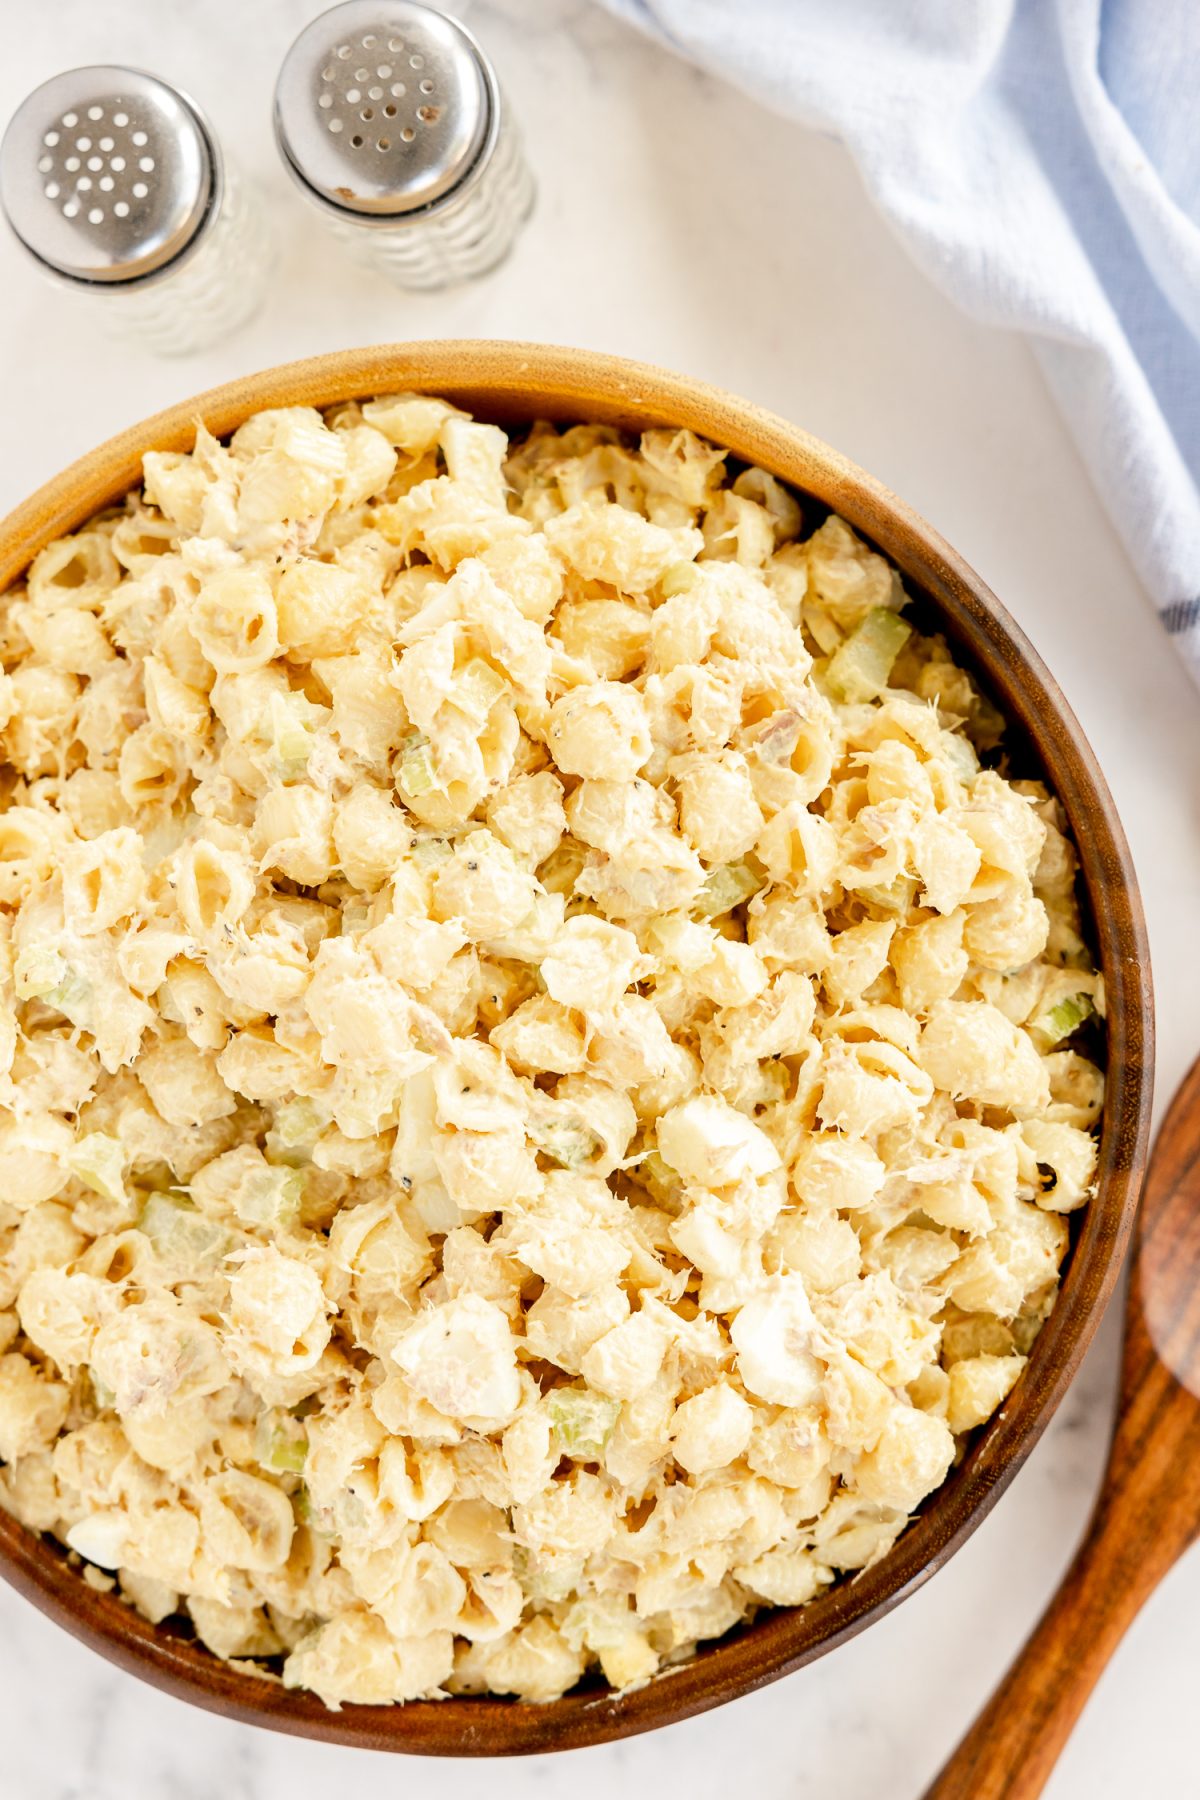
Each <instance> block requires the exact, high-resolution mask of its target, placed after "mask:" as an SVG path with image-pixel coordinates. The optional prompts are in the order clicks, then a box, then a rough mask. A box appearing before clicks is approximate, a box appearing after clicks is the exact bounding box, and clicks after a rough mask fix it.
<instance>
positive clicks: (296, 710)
mask: <svg viewBox="0 0 1200 1800" xmlns="http://www.w3.org/2000/svg"><path fill="white" fill-rule="evenodd" d="M321 716H322V709H321V708H320V707H319V706H314V705H313V703H312V701H311V700H309V699H307V698H306V697H305V695H303V694H278V693H275V694H272V695H271V749H272V753H273V756H274V759H275V764H276V767H277V768H278V770H279V773H280V775H281V776H282V777H283V779H284V781H298V780H299V779H300V777H301V776H302V775H303V774H304V772H305V770H306V769H307V768H308V759H309V757H310V755H311V754H312V749H313V744H314V742H315V726H316V722H317V720H318V719H319V718H320V717H321Z"/></svg>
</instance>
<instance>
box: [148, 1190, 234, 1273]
mask: <svg viewBox="0 0 1200 1800" xmlns="http://www.w3.org/2000/svg"><path fill="white" fill-rule="evenodd" d="M138 1230H139V1231H142V1232H144V1233H145V1235H146V1236H147V1237H148V1238H149V1239H150V1242H151V1243H152V1244H153V1245H154V1253H155V1255H156V1256H157V1257H158V1258H159V1259H160V1261H161V1262H163V1263H165V1264H166V1265H167V1266H168V1267H169V1268H170V1269H172V1270H173V1271H175V1272H176V1273H177V1274H178V1275H180V1276H182V1275H190V1274H192V1273H194V1272H195V1271H197V1270H207V1269H208V1268H209V1267H211V1265H212V1264H213V1263H214V1262H216V1261H217V1260H218V1259H219V1258H220V1257H222V1256H224V1254H225V1252H226V1250H227V1249H228V1247H229V1233H228V1232H227V1231H225V1230H224V1229H223V1228H222V1227H221V1226H220V1225H217V1224H216V1223H215V1222H214V1221H213V1220H212V1219H206V1218H205V1216H204V1214H203V1213H202V1212H199V1211H198V1210H197V1208H196V1207H195V1206H193V1205H192V1202H191V1201H190V1200H189V1199H187V1198H186V1196H185V1195H183V1194H182V1193H181V1192H180V1191H179V1190H178V1189H176V1190H175V1191H174V1192H172V1193H169V1194H149V1195H147V1197H146V1204H145V1205H144V1206H143V1208H142V1212H141V1217H140V1218H139V1219H138Z"/></svg>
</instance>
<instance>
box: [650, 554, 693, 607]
mask: <svg viewBox="0 0 1200 1800" xmlns="http://www.w3.org/2000/svg"><path fill="white" fill-rule="evenodd" d="M699 573H700V571H699V570H698V569H697V567H696V565H695V563H690V562H677V563H672V564H671V566H670V568H669V569H667V570H666V571H665V573H664V574H663V575H661V576H660V577H659V583H658V591H659V593H660V594H661V595H662V596H663V599H664V600H671V599H673V598H674V597H675V595H676V594H686V593H687V591H688V589H689V588H693V587H695V585H696V581H697V578H698V576H699Z"/></svg>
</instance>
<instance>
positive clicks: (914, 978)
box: [0, 394, 1104, 1706]
mask: <svg viewBox="0 0 1200 1800" xmlns="http://www.w3.org/2000/svg"><path fill="white" fill-rule="evenodd" d="M906 604H907V597H906V595H905V592H904V589H903V587H902V585H901V582H900V579H899V577H898V575H897V573H896V571H895V570H894V569H893V568H892V567H891V566H890V565H889V564H888V563H887V562H886V561H884V560H883V558H881V557H880V556H879V555H877V554H875V553H874V552H873V551H872V550H870V549H869V548H868V547H867V546H866V545H865V544H864V543H863V542H862V541H860V540H859V539H858V538H857V537H856V536H855V534H854V532H853V531H851V530H850V529H849V528H848V526H847V525H845V524H844V523H843V522H842V521H841V520H840V519H838V518H837V517H833V516H829V517H824V518H822V516H821V514H820V512H819V510H817V509H815V508H814V509H813V511H812V513H811V514H810V513H809V511H808V508H807V503H806V504H805V506H804V507H803V508H802V506H801V505H800V504H799V503H798V502H797V500H796V499H795V498H794V497H793V495H792V494H791V493H790V492H789V491H788V490H787V489H786V488H785V487H783V486H782V485H781V484H780V483H779V482H778V481H776V480H775V479H774V478H773V477H772V476H771V475H769V474H767V473H765V472H764V471H763V470H761V469H758V468H752V467H749V468H748V467H745V466H744V465H742V464H740V463H736V462H735V461H734V460H733V459H732V458H730V457H729V456H727V455H726V453H725V452H723V451H722V450H720V449H717V448H714V447H713V446H712V445H710V444H708V443H705V442H702V441H701V440H699V439H698V438H696V437H694V436H692V435H691V434H690V433H689V432H687V431H677V430H653V431H646V432H644V433H643V434H642V436H641V438H640V440H639V439H629V438H626V437H624V436H622V435H621V434H620V433H618V432H616V431H614V430H612V429H609V428H607V427H596V426H586V425H584V426H577V427H574V428H572V429H569V430H562V429H559V428H555V427H552V426H549V425H537V426H535V427H534V428H533V429H532V430H530V431H528V432H525V433H522V434H521V435H519V436H513V437H510V436H508V435H506V433H505V432H504V431H502V430H500V429H499V428H498V427H496V426H494V425H489V424H482V423H477V422H475V421H474V420H472V419H471V418H469V417H468V416H466V415H465V414H464V413H462V412H461V411H459V410H457V409H456V408H454V407H453V406H450V405H447V404H445V403H444V402H442V401H440V400H437V399H432V398H428V397H422V396H415V395H411V394H409V395H400V396H392V397H387V398H382V399H378V400H373V401H371V402H369V403H366V404H363V405H361V406H359V405H345V406H339V407H336V408H334V409H332V410H331V411H329V412H328V413H326V414H325V415H324V416H322V415H321V414H320V413H318V412H316V411H312V410H310V409H308V408H304V407H292V408H286V409H283V410H278V411H272V412H264V413H261V414H259V415H257V416H256V417H254V418H251V419H250V420H249V421H248V422H247V423H246V424H245V425H243V426H242V427H241V428H240V430H238V431H237V432H235V433H234V435H233V437H232V439H231V440H230V441H229V442H228V443H227V444H225V443H219V442H217V441H216V439H214V438H213V437H211V436H210V435H209V434H208V433H207V432H206V431H205V430H203V429H202V428H201V429H199V430H198V433H197V440H196V445H195V449H194V450H193V451H192V452H191V453H190V454H187V455H180V454H161V455H148V456H147V457H146V458H145V465H144V483H143V487H142V489H141V491H140V492H137V493H134V494H132V495H131V496H130V497H129V498H128V500H127V501H126V502H125V503H124V504H123V505H122V506H120V507H118V508H116V509H115V510H113V511H111V512H109V513H106V514H104V515H103V516H101V517H99V518H97V519H95V520H93V521H92V522H91V523H90V524H88V525H87V526H86V527H85V528H84V529H82V530H80V531H78V532H77V533H75V534H74V535H73V536H71V537H67V538H64V539H62V540H61V541H59V542H56V543H53V544H51V545H50V546H49V547H48V548H46V549H44V550H43V551H42V552H41V554H40V555H39V556H38V557H37V559H36V560H35V562H34V563H33V565H32V567H31V568H30V570H29V572H28V577H27V580H26V581H25V582H24V583H23V584H22V585H21V586H19V587H17V588H15V589H14V590H13V591H12V592H11V593H10V594H9V595H8V596H7V598H6V600H5V602H4V603H3V606H2V607H0V660H2V664H3V672H2V673H0V728H2V729H0V763H2V764H3V772H2V783H3V785H2V789H0V1504H2V1505H3V1506H4V1507H5V1508H6V1509H7V1510H8V1511H9V1512H11V1513H12V1514H13V1515H14V1516H15V1517H16V1518H17V1519H18V1520H21V1521H22V1522H23V1523H24V1524H25V1525H26V1526H28V1527H30V1528H32V1529H33V1530H35V1531H43V1532H49V1533H53V1534H54V1536H55V1537H57V1538H58V1539H59V1540H61V1542H62V1543H63V1544H64V1545H66V1546H67V1547H68V1549H69V1551H70V1552H71V1553H72V1554H73V1556H74V1559H75V1560H76V1561H77V1562H78V1563H79V1564H80V1566H81V1569H82V1576H83V1578H84V1579H86V1580H88V1581H90V1582H91V1583H92V1585H93V1586H97V1587H104V1588H108V1589H114V1590H115V1591H116V1592H117V1593H119V1595H121V1596H122V1597H123V1598H124V1599H125V1601H126V1602H127V1603H128V1604H129V1605H130V1606H133V1607H135V1608H137V1609H138V1611H139V1612H141V1613H142V1614H144V1615H145V1616H146V1617H147V1618H148V1619H150V1620H151V1621H153V1622H156V1623H157V1622H159V1621H164V1620H167V1619H172V1620H174V1621H175V1624H176V1625H181V1624H183V1623H184V1621H190V1625H191V1627H192V1628H194V1630H195V1632H196V1634H197V1635H198V1637H199V1638H200V1639H201V1640H202V1641H203V1643H204V1644H205V1645H207V1646H208V1647H209V1649H210V1650H211V1651H212V1652H214V1653H215V1654H216V1655H217V1656H219V1657H224V1658H230V1659H238V1660H239V1661H244V1662H245V1663H246V1665H247V1666H249V1667H252V1668H256V1669H260V1670H261V1671H262V1672H263V1674H264V1675H265V1676H266V1677H267V1678H271V1679H279V1678H282V1680H283V1682H284V1683H286V1684H287V1685H288V1686H290V1687H300V1688H307V1689H311V1690H312V1691H313V1692H315V1693H317V1694H318V1695H320V1696H321V1698H322V1699H323V1700H324V1701H325V1702H326V1703H327V1704H328V1705H330V1706H337V1705H339V1704H340V1703H342V1702H346V1701H360V1702H388V1701H403V1700H408V1699H412V1698H415V1697H418V1696H431V1695H432V1696H436V1695H439V1694H442V1693H445V1692H449V1693H453V1694H472V1693H478V1692H484V1691H489V1692H492V1693H497V1694H513V1695H517V1696H520V1697H521V1698H523V1699H526V1700H532V1701H544V1700H550V1699H553V1698H554V1697H556V1696H557V1695H560V1694H562V1693H563V1692H564V1691H565V1690H567V1689H569V1688H571V1687H572V1686H573V1685H574V1684H575V1683H576V1682H578V1681H579V1680H580V1679H581V1678H582V1677H583V1676H584V1675H585V1674H586V1673H587V1672H588V1671H589V1670H598V1672H599V1674H600V1675H601V1676H602V1677H603V1678H604V1679H605V1680H607V1681H608V1682H609V1683H611V1684H612V1685H613V1686H614V1687H618V1688H623V1687H628V1686H631V1685H635V1684H638V1683H641V1682H644V1681H646V1680H647V1679H649V1678H650V1677H651V1676H653V1675H654V1673H655V1671H656V1670H658V1669H660V1668H663V1667H665V1666H669V1665H671V1664H673V1663H676V1662H679V1661H680V1660H682V1659H684V1658H686V1657H689V1656H690V1655H692V1654H693V1653H694V1652H695V1650H696V1647H697V1645H698V1644H700V1643H701V1642H703V1641H704V1640H707V1639H713V1638H716V1637H718V1636H720V1635H721V1634H722V1633H724V1632H726V1631H728V1630H729V1629H730V1628H731V1627H732V1626H733V1625H735V1624H737V1623H738V1622H739V1621H741V1620H745V1619H748V1618H750V1617H752V1616H753V1615H754V1614H755V1613H756V1612H757V1611H759V1610H760V1609H762V1608H766V1607H772V1606H795V1605H802V1604H803V1603H804V1602H806V1601H808V1600H811V1599H812V1598H813V1597H814V1596H815V1595H818V1594H819V1593H820V1592H821V1591H822V1589H823V1588H825V1586H826V1585H827V1584H828V1583H830V1582H833V1581H836V1580H837V1579H839V1578H840V1577H841V1576H843V1575H845V1574H847V1573H849V1572H851V1571H854V1570H857V1569H861V1568H863V1567H865V1566H866V1565H867V1564H868V1563H870V1562H872V1561H873V1560H874V1559H875V1558H877V1557H879V1556H881V1555H882V1554H883V1553H884V1552H885V1551H886V1550H887V1549H888V1548H889V1546H890V1545H891V1544H892V1543H893V1542H894V1541H895V1539H896V1538H897V1536H898V1535H899V1533H900V1532H901V1531H902V1530H903V1529H904V1526H905V1524H906V1522H907V1520H908V1518H909V1517H910V1515H911V1514H912V1512H913V1510H914V1509H915V1508H916V1507H917V1506H918V1505H919V1504H920V1502H921V1501H922V1500H923V1499H924V1498H925V1497H926V1495H928V1494H930V1493H931V1492H932V1491H933V1490H934V1489H935V1488H937V1487H938V1485H939V1484H940V1483H941V1482H942V1481H943V1480H944V1479H945V1477H946V1475H947V1473H948V1471H949V1470H950V1468H951V1466H952V1464H953V1463H954V1461H955V1458H956V1456H957V1455H958V1454H959V1451H960V1449H961V1446H962V1444H963V1434H964V1433H969V1432H970V1431H971V1430H972V1429H973V1428H974V1427H976V1426H978V1425H980V1424H981V1423H982V1422H983V1421H984V1420H986V1419H987V1418H989V1416H990V1415H991V1414H992V1413H994V1412H995V1410H996V1409H997V1408H998V1407H999V1406H1000V1405H1001V1404H1002V1402H1003V1401H1004V1399H1005V1396H1006V1395H1007V1394H1008V1393H1009V1390H1010V1389H1011V1388H1012V1386H1013V1383H1014V1382H1015V1381H1016V1380H1017V1379H1018V1378H1019V1376H1020V1373H1021V1370H1022V1367H1023V1364H1024V1362H1025V1358H1026V1356H1027V1354H1028V1352H1029V1349H1030V1346H1031V1344H1032V1342H1033V1340H1034V1338H1035V1337H1036V1335H1037V1332H1038V1329H1039V1326H1040V1324H1041V1322H1042V1320H1043V1319H1044V1318H1045V1317H1046V1314H1047V1313H1048V1311H1049V1309H1050V1307H1051V1306H1052V1305H1053V1302H1054V1296H1055V1291H1056V1285H1057V1280H1058V1270H1059V1265H1060V1262H1061V1260H1062V1258H1063V1255H1064V1253H1065V1250H1066V1247H1067V1241H1068V1232H1067V1223H1066V1218H1065V1215H1066V1214H1068V1213H1069V1212H1070V1211H1071V1210H1072V1209H1073V1208H1075V1207H1078V1206H1080V1205H1082V1204H1083V1203H1084V1202H1085V1201H1086V1199H1087V1197H1088V1194H1089V1191H1090V1187H1091V1184H1092V1183H1093V1180H1094V1173H1095V1165H1096V1142H1095V1137H1094V1127H1095V1125H1096V1122H1097V1118H1098V1115H1099V1111H1100V1103H1101V1091H1102V1078H1101V1074H1100V1072H1099V1070H1098V1069H1097V1068H1096V1067H1095V1066H1094V1064H1093V1063H1092V1062H1090V1061H1088V1060H1087V1059H1086V1058H1085V1057H1084V1056H1083V1055H1082V1054H1081V1053H1080V1052H1079V1050H1078V1048H1076V1047H1073V1039H1074V1034H1075V1032H1076V1029H1077V1027H1079V1026H1080V1025H1081V1024H1082V1023H1083V1021H1084V1020H1085V1019H1086V1018H1087V1017H1088V1015H1090V1014H1092V1013H1093V1012H1095V1013H1097V1014H1099V1015H1101V1016H1102V1015H1103V1010H1104V996H1103V990H1102V986H1101V982H1100V978H1099V976H1098V975H1097V974H1096V973H1095V971H1094V969H1093V965H1092V961H1091V959H1090V957H1089V954H1088V951H1087V949H1086V948H1085V945H1084V943H1083V941H1082V937H1081V927H1080V918H1079V912H1078V907H1077V903H1076V898H1075V884H1074V873H1075V857H1074V854H1073V852H1072V848H1071V845H1070V843H1069V842H1068V840H1067V838H1066V836H1065V835H1064V829H1065V827H1064V819H1063V815H1062V812H1061V809H1060V807H1059V805H1058V803H1057V802H1056V801H1055V799H1054V797H1053V795H1052V794H1050V793H1049V792H1048V791H1047V790H1046V788H1045V787H1043V786H1042V785H1041V784H1040V783H1038V782H1035V781H1023V780H1012V779H1010V778H1009V775H1008V773H1007V772H1006V771H1007V766H1008V765H1007V763H1006V760H1005V756H1004V753H1003V747H1002V746H1003V729H1004V722H1003V720H1002V719H1001V718H1000V716H999V715H998V713H997V712H996V710H995V709H994V707H993V706H992V705H991V704H990V703H989V702H988V700H987V699H986V697H985V696H983V695H982V694H981V693H980V692H979V691H978V689H977V688H976V686H975V685H974V683H973V681H972V680H971V678H970V676H969V675H968V674H967V673H965V672H964V671H963V670H962V669H960V668H959V667H957V666H956V664H955V662H954V660H953V658H952V656H951V654H950V652H949V650H948V648H947V645H946V643H945V642H944V640H943V639H942V638H940V637H938V636H931V635H926V634H925V632H924V631H923V630H922V629H921V628H920V626H919V624H914V623H910V622H909V621H908V620H907V619H906V618H905V607H906Z"/></svg>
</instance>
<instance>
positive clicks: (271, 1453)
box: [254, 1407, 308, 1475]
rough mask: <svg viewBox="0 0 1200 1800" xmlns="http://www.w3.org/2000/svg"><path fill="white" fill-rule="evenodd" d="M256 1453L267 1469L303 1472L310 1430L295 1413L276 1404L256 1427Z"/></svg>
mask: <svg viewBox="0 0 1200 1800" xmlns="http://www.w3.org/2000/svg"><path fill="white" fill-rule="evenodd" d="M254 1454H255V1456H257V1458H258V1460H259V1462H260V1463H261V1465H262V1467H263V1468H264V1469H274V1470H276V1471H277V1472H278V1473H279V1474H281V1475H299V1473H300V1471H301V1470H302V1469H303V1467H304V1464H305V1461H306V1459H307V1457H308V1433H307V1431H305V1429H304V1426H303V1425H302V1424H301V1423H300V1420H299V1419H295V1418H293V1417H292V1415H291V1413H288V1412H283V1411H281V1410H280V1409H279V1408H277V1407H272V1408H271V1410H270V1411H269V1412H265V1413H260V1414H259V1419H258V1423H257V1425H256V1426H255V1428H254Z"/></svg>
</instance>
